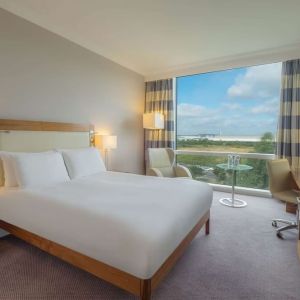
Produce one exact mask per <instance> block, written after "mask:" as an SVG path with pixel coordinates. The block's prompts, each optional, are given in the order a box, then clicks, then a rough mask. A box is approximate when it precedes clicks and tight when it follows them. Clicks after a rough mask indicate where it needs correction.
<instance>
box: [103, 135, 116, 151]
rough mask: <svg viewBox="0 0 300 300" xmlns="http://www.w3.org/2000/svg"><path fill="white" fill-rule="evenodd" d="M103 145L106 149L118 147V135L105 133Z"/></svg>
mask: <svg viewBox="0 0 300 300" xmlns="http://www.w3.org/2000/svg"><path fill="white" fill-rule="evenodd" d="M102 146H103V148H104V149H116V148H117V136H116V135H103V137H102Z"/></svg>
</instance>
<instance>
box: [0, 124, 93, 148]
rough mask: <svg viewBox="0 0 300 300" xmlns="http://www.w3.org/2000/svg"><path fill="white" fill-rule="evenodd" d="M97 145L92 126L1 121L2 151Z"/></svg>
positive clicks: (0, 144) (0, 138) (0, 140)
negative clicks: (94, 143)
mask: <svg viewBox="0 0 300 300" xmlns="http://www.w3.org/2000/svg"><path fill="white" fill-rule="evenodd" d="M93 142H94V126H93V125H91V124H78V123H61V122H44V121H25V120H7V119H0V150H4V151H32V152H34V151H45V150H50V149H53V148H80V147H87V146H89V145H91V144H93Z"/></svg>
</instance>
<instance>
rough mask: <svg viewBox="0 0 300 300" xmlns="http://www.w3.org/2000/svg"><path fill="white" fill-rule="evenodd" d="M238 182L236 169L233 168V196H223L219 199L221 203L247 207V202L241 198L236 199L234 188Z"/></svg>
mask: <svg viewBox="0 0 300 300" xmlns="http://www.w3.org/2000/svg"><path fill="white" fill-rule="evenodd" d="M235 184H236V170H233V174H232V191H231V198H221V199H220V200H219V201H220V203H221V204H223V205H226V206H230V207H237V208H238V207H245V206H247V202H246V201H244V200H241V199H236V198H235V197H234V196H235V195H234V189H235Z"/></svg>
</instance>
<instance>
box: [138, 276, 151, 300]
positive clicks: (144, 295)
mask: <svg viewBox="0 0 300 300" xmlns="http://www.w3.org/2000/svg"><path fill="white" fill-rule="evenodd" d="M140 298H141V300H151V279H147V280H142V281H141V296H140Z"/></svg>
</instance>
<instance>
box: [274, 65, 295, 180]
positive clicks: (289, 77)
mask: <svg viewBox="0 0 300 300" xmlns="http://www.w3.org/2000/svg"><path fill="white" fill-rule="evenodd" d="M280 97H281V99H280V114H279V122H278V131H277V155H278V157H279V158H287V159H288V160H289V162H290V165H291V168H292V170H293V172H294V173H295V175H296V176H297V177H298V178H299V179H300V59H296V60H290V61H286V62H284V63H283V64H282V77H281V96H280Z"/></svg>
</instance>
